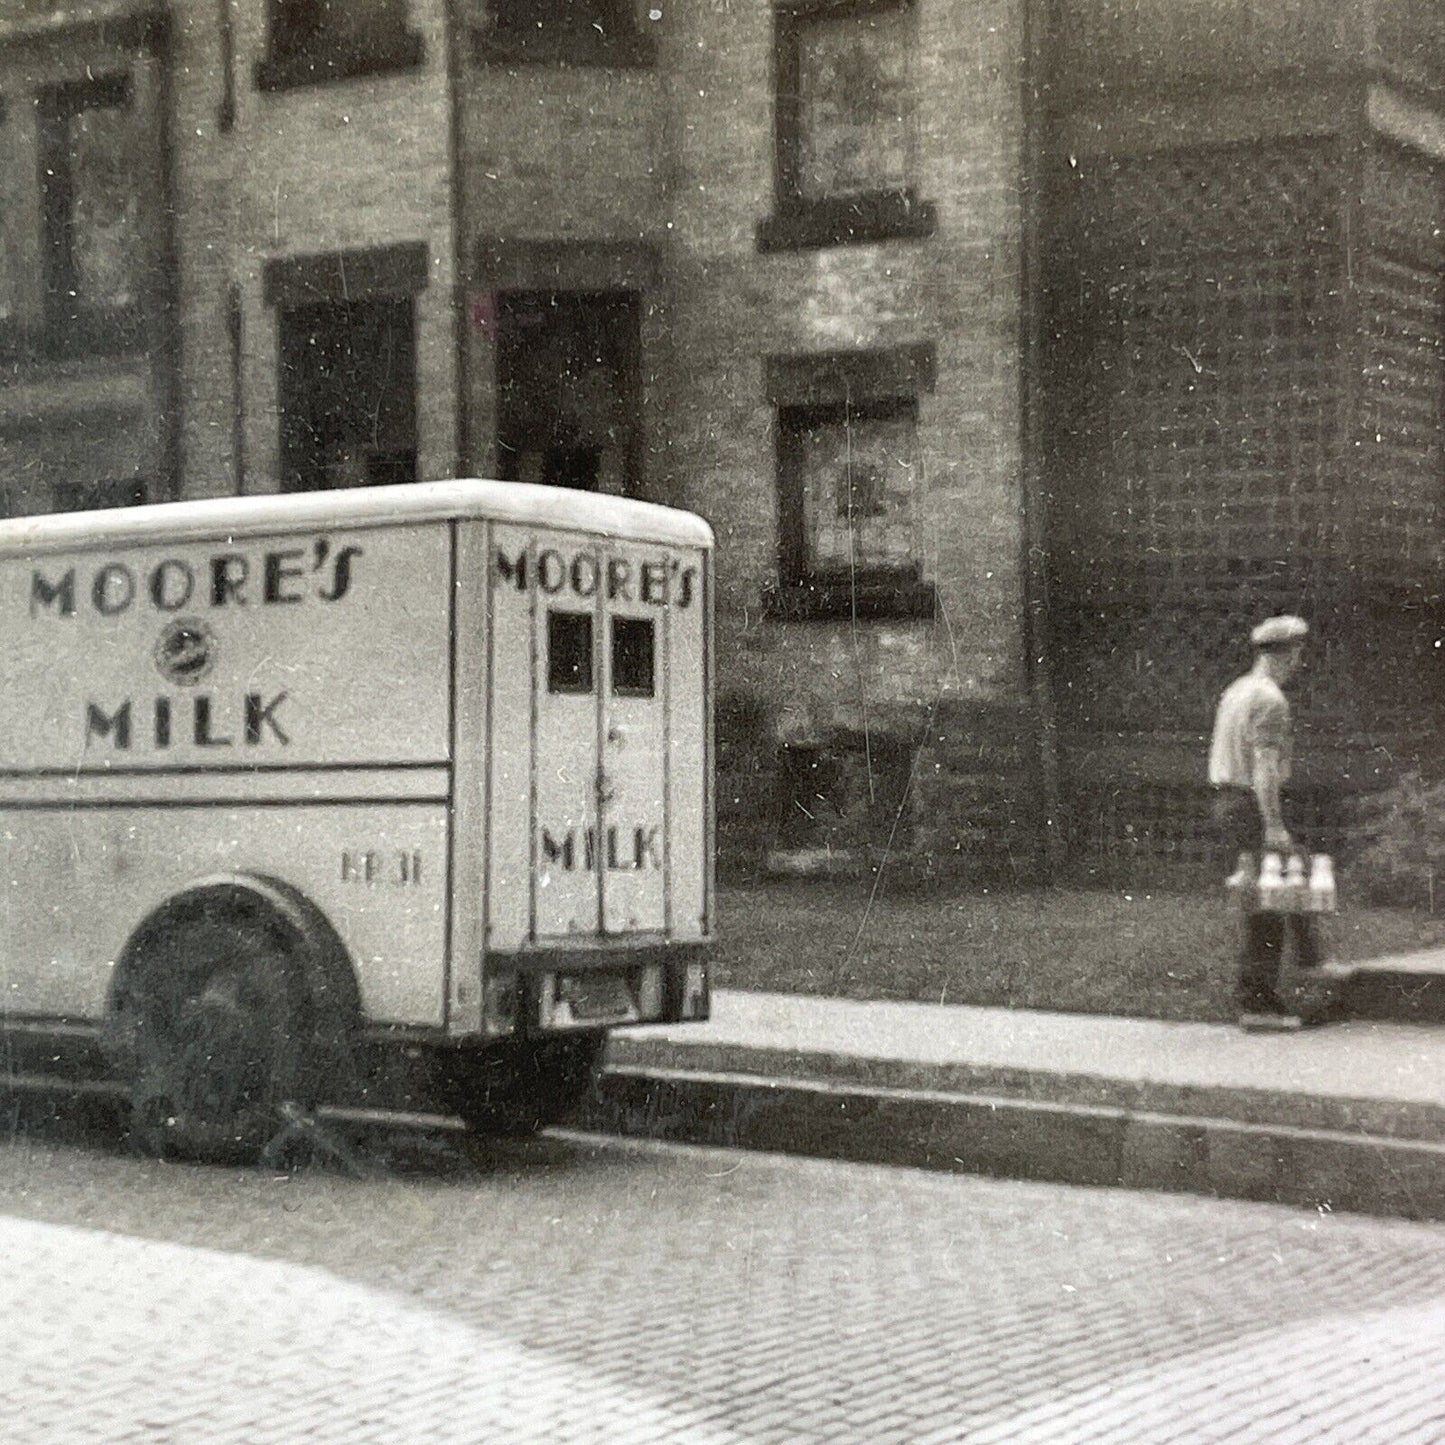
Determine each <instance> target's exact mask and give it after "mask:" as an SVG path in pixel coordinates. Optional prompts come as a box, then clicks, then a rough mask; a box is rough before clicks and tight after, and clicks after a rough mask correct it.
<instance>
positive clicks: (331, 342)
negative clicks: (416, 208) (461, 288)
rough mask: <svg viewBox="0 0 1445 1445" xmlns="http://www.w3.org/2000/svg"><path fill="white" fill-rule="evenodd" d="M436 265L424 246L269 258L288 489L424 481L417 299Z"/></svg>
mask: <svg viewBox="0 0 1445 1445" xmlns="http://www.w3.org/2000/svg"><path fill="white" fill-rule="evenodd" d="M428 270H429V262H428V260H427V248H426V246H425V244H424V243H421V242H408V243H403V244H400V245H396V246H383V247H378V248H375V249H372V250H366V251H344V252H330V253H326V254H323V255H317V256H294V257H286V258H277V259H276V260H273V261H269V262H267V264H266V267H265V270H264V272H263V278H264V283H265V295H266V300H267V302H268V304H270V305H272V306H274V307H275V308H276V311H277V333H278V336H277V339H278V342H279V352H280V355H279V361H280V367H279V371H280V375H279V377H278V400H279V402H280V413H281V417H280V420H281V437H280V440H281V485H282V487H283V489H285V490H287V491H317V490H327V489H332V488H339V487H363V486H376V485H382V484H388V483H402V482H414V481H416V480H417V477H418V456H417V395H416V356H417V352H416V298H417V296H418V295H419V294H420V293H421V292H422V291H423V290H424V289H425V287H426V284H427V276H428Z"/></svg>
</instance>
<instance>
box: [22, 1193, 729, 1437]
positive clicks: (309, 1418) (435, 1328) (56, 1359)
mask: <svg viewBox="0 0 1445 1445" xmlns="http://www.w3.org/2000/svg"><path fill="white" fill-rule="evenodd" d="M0 1281H3V1283H0V1302H3V1304H0V1316H3V1318H5V1319H6V1320H8V1321H9V1327H8V1328H7V1329H6V1330H5V1334H6V1335H7V1336H8V1338H7V1339H6V1342H5V1348H4V1352H3V1363H0V1419H3V1420H4V1422H5V1425H4V1434H5V1438H6V1439H7V1440H8V1441H11V1442H15V1445H29V1442H35V1445H63V1442H69V1441H80V1440H96V1441H105V1442H111V1445H121V1442H129V1441H137V1442H140V1441H145V1442H155V1445H162V1442H171V1445H181V1442H190V1441H196V1442H200V1441H205V1442H208V1445H211V1442H214V1445H226V1442H236V1445H269V1442H275V1445H289V1442H293V1441H300V1440H306V1441H317V1442H321V1441H336V1442H348V1445H360V1442H366V1441H377V1442H382V1441H388V1442H390V1441H404V1440H418V1441H421V1440H425V1441H481V1440H489V1439H490V1440H507V1441H513V1440H515V1441H537V1442H557V1445H563V1442H572V1441H602V1440H636V1441H639V1442H643V1441H667V1440H697V1441H699V1442H707V1445H714V1442H715V1445H727V1442H729V1441H733V1440H735V1439H736V1438H737V1437H736V1436H735V1435H733V1434H732V1433H731V1432H730V1431H728V1430H726V1429H724V1428H722V1427H720V1426H718V1425H714V1424H708V1423H705V1422H703V1421H702V1420H700V1419H699V1418H697V1416H696V1415H694V1414H693V1413H692V1412H690V1411H689V1410H688V1409H687V1408H686V1407H685V1406H683V1405H676V1406H671V1407H664V1406H662V1405H660V1404H657V1403H654V1402H651V1401H649V1400H648V1398H647V1396H646V1394H645V1392H641V1391H636V1390H629V1389H626V1388H623V1387H622V1386H621V1385H619V1384H617V1383H614V1382H609V1381H607V1380H605V1379H601V1378H599V1377H597V1376H595V1375H593V1374H592V1373H591V1372H589V1371H588V1370H586V1369H585V1368H583V1367H580V1366H578V1365H576V1364H570V1363H562V1362H558V1361H555V1360H552V1359H549V1358H548V1357H547V1356H546V1355H545V1354H542V1353H539V1352H535V1351H529V1350H525V1349H522V1348H519V1347H518V1346H516V1345H514V1344H512V1343H509V1342H508V1341H507V1340H505V1339H503V1338H502V1337H500V1336H499V1335H497V1334H494V1333H491V1332H488V1331H486V1330H483V1329H480V1328H478V1327H476V1326H475V1325H472V1324H468V1323H464V1322H462V1321H460V1320H457V1319H455V1318H452V1317H449V1316H447V1315H445V1314H440V1313H438V1312H436V1311H434V1310H429V1309H426V1308H424V1307H421V1306H419V1305H416V1304H414V1303H410V1302H408V1301H406V1300H405V1299H403V1298H401V1297H399V1296H396V1295H393V1294H388V1293H386V1292H384V1291H381V1290H376V1289H370V1288H367V1287H364V1286H361V1285H357V1284H351V1283H348V1282H346V1281H344V1280H341V1279H338V1278H336V1277H335V1276H333V1275H330V1274H328V1273H327V1272H325V1271H322V1270H318V1269H313V1268H308V1267H305V1266H301V1265H294V1264H283V1263H277V1262H275V1261H271V1260H260V1259H252V1258H247V1257H245V1256H242V1255H235V1254H224V1253H219V1252H216V1251H213V1250H206V1249H197V1248H193V1247H186V1246H180V1245H173V1244H167V1243H163V1242H160V1241H157V1240H139V1239H132V1238H127V1237H125V1236H123V1235H118V1234H113V1233H109V1232H106V1231H97V1230H80V1229H75V1228H72V1227H68V1226H61V1225H54V1224H43V1223H37V1222H34V1221H26V1220H19V1219H0ZM22 1321H24V1322H25V1323H24V1325H23V1326H21V1324H20V1322H22Z"/></svg>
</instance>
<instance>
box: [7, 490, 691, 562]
mask: <svg viewBox="0 0 1445 1445" xmlns="http://www.w3.org/2000/svg"><path fill="white" fill-rule="evenodd" d="M453 517H479V518H488V519H491V520H494V521H499V522H513V523H521V524H523V525H532V526H545V527H557V528H569V529H575V530H577V531H582V532H590V533H593V534H594V535H597V536H600V537H611V538H616V539H617V540H619V541H625V542H659V543H664V544H666V543H673V544H677V545H680V546H690V547H711V546H712V541H713V534H712V528H711V527H709V526H708V524H707V523H706V522H705V521H703V519H702V518H701V517H698V516H696V515H694V514H693V513H692V512H684V511H680V510H679V509H677V508H675V507H661V506H658V505H657V504H656V503H653V502H639V501H634V500H632V499H631V498H627V497H613V496H603V495H599V494H598V493H595V492H578V491H573V490H571V489H569V488H566V487H542V486H535V485H532V484H530V483H526V482H495V481H482V480H478V479H475V478H467V479H463V480H457V481H447V482H415V483H409V484H406V485H403V486H392V487H357V488H352V489H347V490H343V491H328V492H286V493H278V494H268V495H265V496H254V495H253V496H246V497H209V498H205V499H203V500H198V501H190V502H161V503H157V504H154V505H150V506H144V507H121V508H116V509H114V510H111V511H103V512H55V513H48V514H46V515H43V516H34V517H15V518H11V519H9V520H4V521H0V553H10V554H12V555H13V554H15V553H21V554H25V555H30V554H32V553H35V552H50V551H61V550H65V549H68V548H73V547H78V546H86V547H95V546H102V547H103V546H107V545H109V546H119V545H124V544H128V543H145V542H159V541H162V540H165V541H203V540H211V539H214V538H217V537H225V538H231V537H236V536H245V535H248V534H249V535H255V534H258V533H259V534H265V533H268V532H278V531H290V530H295V529H308V528H311V529H315V528H331V527H366V526H379V525H385V524H389V523H397V522H436V521H446V520H448V519H450V518H453Z"/></svg>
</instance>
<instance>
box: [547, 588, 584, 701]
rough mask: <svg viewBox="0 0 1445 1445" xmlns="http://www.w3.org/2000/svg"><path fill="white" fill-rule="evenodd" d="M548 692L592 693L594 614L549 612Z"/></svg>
mask: <svg viewBox="0 0 1445 1445" xmlns="http://www.w3.org/2000/svg"><path fill="white" fill-rule="evenodd" d="M547 691H548V692H563V693H587V692H591V691H592V614H591V613H590V612H557V611H554V610H551V609H549V610H548V612H547Z"/></svg>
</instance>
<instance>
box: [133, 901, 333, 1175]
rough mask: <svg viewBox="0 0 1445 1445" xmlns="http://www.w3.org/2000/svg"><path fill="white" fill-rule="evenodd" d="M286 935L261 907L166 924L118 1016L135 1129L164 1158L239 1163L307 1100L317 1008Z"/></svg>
mask: <svg viewBox="0 0 1445 1445" xmlns="http://www.w3.org/2000/svg"><path fill="white" fill-rule="evenodd" d="M289 944H290V940H289V939H288V937H287V936H286V933H285V930H284V928H283V927H282V926H281V925H280V923H279V922H278V921H276V920H270V919H268V918H266V917H265V916H264V915H259V914H258V915H255V916H238V915H231V916H227V915H219V916H218V915H213V914H206V913H201V914H199V915H197V916H195V917H192V918H188V919H185V920H173V922H172V926H170V927H168V928H166V929H164V930H158V931H157V933H156V935H155V936H154V937H152V938H150V939H148V940H146V944H145V947H144V949H143V950H142V952H141V953H140V955H139V956H138V958H137V959H136V961H135V964H134V966H133V967H132V968H131V969H130V970H129V972H128V974H127V976H126V977H125V978H124V979H122V980H120V981H119V984H118V987H117V990H116V996H115V999H114V1006H113V1009H112V1016H111V1038H112V1043H113V1053H114V1054H115V1055H116V1058H117V1065H118V1067H119V1069H120V1070H121V1072H122V1073H123V1075H124V1076H125V1077H126V1080H127V1082H128V1083H129V1085H130V1093H131V1134H132V1137H133V1138H134V1139H135V1140H136V1141H137V1142H138V1143H139V1144H140V1145H141V1146H142V1147H143V1148H144V1149H145V1150H146V1151H147V1152H149V1153H153V1154H156V1155H159V1156H162V1157H171V1158H184V1159H194V1160H205V1161H208V1162H214V1163H235V1162H239V1161H241V1160H246V1159H252V1158H254V1157H255V1156H256V1155H257V1154H258V1153H259V1151H260V1150H261V1149H262V1148H263V1147H264V1146H265V1144H266V1143H267V1142H268V1141H269V1140H270V1139H271V1138H272V1137H273V1136H274V1135H275V1134H276V1133H277V1132H278V1131H279V1130H280V1129H281V1127H282V1125H283V1122H284V1121H283V1117H282V1113H281V1107H282V1105H283V1104H285V1103H288V1102H291V1103H296V1104H299V1105H301V1106H302V1107H308V1106H309V1104H310V1103H311V1102H312V1101H311V1100H310V1099H308V1098H307V1097H306V1089H305V1088H304V1083H305V1068H304V1065H305V1062H306V1060H305V1055H306V1052H307V1050H306V1040H307V1039H308V1038H309V1036H310V1033H311V1030H310V1028H309V1026H308V1014H309V1010H308V1008H307V1004H306V998H305V992H304V989H303V987H302V985H301V980H300V974H299V971H298V970H297V969H296V968H295V966H294V961H293V959H292V957H291V950H290V946H289Z"/></svg>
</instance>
